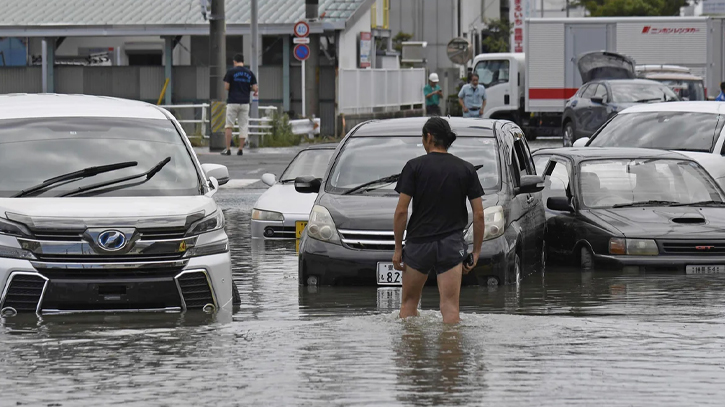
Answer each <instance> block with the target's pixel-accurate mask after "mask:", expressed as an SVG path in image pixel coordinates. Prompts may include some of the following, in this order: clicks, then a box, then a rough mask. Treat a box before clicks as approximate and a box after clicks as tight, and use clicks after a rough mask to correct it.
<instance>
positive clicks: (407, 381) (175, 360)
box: [0, 198, 725, 406]
mask: <svg viewBox="0 0 725 407" xmlns="http://www.w3.org/2000/svg"><path fill="white" fill-rule="evenodd" d="M225 199H226V198H225ZM232 201H234V200H232V199H229V202H232ZM241 201H243V202H253V199H251V198H245V199H244V200H241ZM234 202H240V200H236V201H234ZM250 207H251V204H249V205H247V206H245V205H241V206H231V205H230V206H229V207H228V209H227V210H226V211H225V213H226V215H227V230H228V232H229V235H230V238H231V239H230V240H231V245H232V259H233V262H234V280H235V281H236V283H237V285H238V287H239V289H240V292H241V298H242V304H241V306H240V307H239V308H238V309H237V310H236V311H235V312H234V314H213V315H207V314H203V313H186V314H125V315H74V316H53V317H43V318H42V319H40V320H38V319H37V318H31V317H27V316H22V317H21V316H19V317H15V318H9V319H5V320H0V371H2V372H3V374H2V375H0V387H1V388H5V389H12V390H11V391H10V392H9V393H8V392H4V393H3V396H2V398H0V405H3V406H4V405H16V403H23V404H30V405H48V404H60V405H63V406H66V405H67V406H71V405H72V406H76V405H98V404H99V400H100V401H101V402H100V403H101V404H103V403H106V404H113V403H117V404H124V405H131V406H134V405H138V406H146V405H189V404H205V405H285V406H287V405H320V404H336V405H353V404H362V405H416V406H419V405H423V406H425V405H430V406H434V405H446V406H452V405H482V404H488V405H513V406H516V405H544V406H546V405H550V406H562V405H586V404H594V403H597V404H601V403H602V402H601V401H602V400H606V402H605V403H604V404H606V405H652V406H660V405H666V404H670V405H686V404H687V405H692V404H696V405H706V404H718V402H719V401H720V400H723V399H725V388H723V387H722V386H720V385H719V383H721V382H722V380H723V379H725V374H724V373H723V369H722V366H723V362H725V349H724V348H723V347H722V346H721V345H722V343H725V329H723V325H724V323H725V278H723V277H721V276H692V277H690V276H680V275H643V274H639V273H634V274H633V273H629V272H605V271H595V272H591V273H581V272H580V271H579V270H576V269H569V268H557V267H553V266H551V265H550V266H549V267H548V269H547V272H546V273H545V274H543V273H535V274H532V275H529V276H527V277H526V278H525V279H524V280H523V281H522V282H521V284H520V285H518V286H504V287H464V288H463V289H462V291H461V312H462V315H461V318H462V322H461V324H459V325H457V326H452V327H451V326H445V325H443V324H442V322H441V318H440V313H439V312H438V311H437V310H438V292H437V289H436V288H435V287H426V288H425V289H424V293H423V300H422V302H421V307H422V309H423V311H422V312H421V316H420V317H418V318H411V319H409V320H406V321H401V320H399V319H398V318H397V309H398V307H399V306H400V297H399V289H397V288H386V289H383V290H378V289H377V288H376V287H318V288H315V287H300V286H299V284H298V281H297V255H296V253H295V250H294V243H293V242H263V241H254V242H252V241H251V239H250V238H249V227H248V224H249V209H250Z"/></svg>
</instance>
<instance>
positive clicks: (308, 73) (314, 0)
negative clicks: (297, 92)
mask: <svg viewBox="0 0 725 407" xmlns="http://www.w3.org/2000/svg"><path fill="white" fill-rule="evenodd" d="M318 3H319V0H305V17H306V19H307V21H315V20H317V19H318V18H319V7H318ZM309 38H310V43H309V47H310V56H309V57H308V58H307V60H306V61H305V62H303V63H302V66H303V71H302V72H303V73H302V81H303V85H302V87H303V88H304V90H303V92H304V95H305V97H304V98H303V99H304V101H303V103H302V106H303V110H302V112H303V113H302V115H303V116H305V117H307V116H308V115H309V116H319V112H318V109H319V94H320V84H319V82H318V80H319V78H318V72H319V68H320V34H310V35H309ZM306 65H309V66H306Z"/></svg>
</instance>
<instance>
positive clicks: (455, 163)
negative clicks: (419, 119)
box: [395, 153, 483, 243]
mask: <svg viewBox="0 0 725 407" xmlns="http://www.w3.org/2000/svg"><path fill="white" fill-rule="evenodd" d="M395 190H396V191H397V192H398V193H401V194H406V195H410V196H411V197H413V214H412V215H411V217H410V221H409V222H408V234H407V237H406V239H407V241H409V242H411V243H426V242H432V241H436V240H439V239H442V238H444V237H446V236H450V235H452V234H453V233H462V232H463V230H464V229H465V228H466V226H468V210H467V209H466V199H468V200H472V199H476V198H479V197H481V196H482V195H483V187H481V181H480V180H479V179H478V174H477V173H476V169H475V168H474V166H473V165H472V164H471V163H469V162H467V161H465V160H462V159H460V158H458V157H456V156H454V155H453V154H446V153H429V154H426V155H423V156H420V157H417V158H414V159H412V160H410V161H408V163H407V164H405V167H404V168H403V171H402V172H401V174H400V179H398V185H397V186H396V187H395Z"/></svg>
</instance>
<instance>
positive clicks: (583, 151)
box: [532, 147, 692, 162]
mask: <svg viewBox="0 0 725 407" xmlns="http://www.w3.org/2000/svg"><path fill="white" fill-rule="evenodd" d="M532 155H534V156H539V155H559V156H563V157H568V158H570V159H572V160H573V161H575V162H579V161H584V160H591V159H600V158H601V159H617V158H623V159H648V158H658V159H672V160H687V161H692V159H691V158H689V157H688V156H686V155H684V154H681V153H676V152H673V151H667V150H656V149H650V148H626V147H565V148H542V149H540V150H536V151H534V152H533V153H532Z"/></svg>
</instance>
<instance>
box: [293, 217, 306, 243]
mask: <svg viewBox="0 0 725 407" xmlns="http://www.w3.org/2000/svg"><path fill="white" fill-rule="evenodd" d="M306 227H307V222H305V221H302V220H298V221H297V222H295V238H297V239H299V238H301V237H302V232H304V230H305V228H306Z"/></svg>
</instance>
